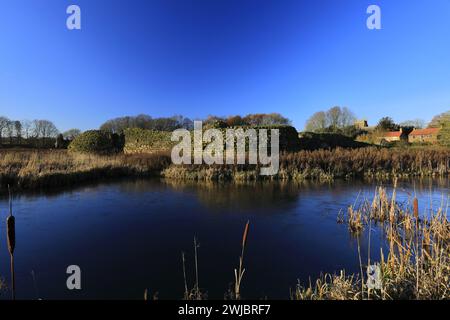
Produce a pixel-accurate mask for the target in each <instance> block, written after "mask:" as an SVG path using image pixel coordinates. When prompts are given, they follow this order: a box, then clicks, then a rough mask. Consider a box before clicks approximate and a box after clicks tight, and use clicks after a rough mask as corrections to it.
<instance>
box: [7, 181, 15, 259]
mask: <svg viewBox="0 0 450 320" xmlns="http://www.w3.org/2000/svg"><path fill="white" fill-rule="evenodd" d="M8 193H9V216H8V218H6V237H7V241H8V250H9V253H10V254H11V255H13V254H14V249H15V247H16V218H14V216H13V213H12V197H11V190H10V188H9V185H8Z"/></svg>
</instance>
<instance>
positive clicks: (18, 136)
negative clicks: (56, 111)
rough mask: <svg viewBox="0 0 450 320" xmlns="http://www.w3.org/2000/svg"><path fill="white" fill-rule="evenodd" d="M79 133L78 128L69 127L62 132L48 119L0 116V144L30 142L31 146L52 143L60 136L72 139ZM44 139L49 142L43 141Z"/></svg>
mask: <svg viewBox="0 0 450 320" xmlns="http://www.w3.org/2000/svg"><path fill="white" fill-rule="evenodd" d="M80 133H81V131H80V130H78V129H71V130H68V131H66V132H64V133H60V131H59V130H58V129H57V128H56V126H55V124H54V123H53V122H52V121H50V120H39V119H36V120H31V121H30V120H21V121H20V120H11V119H9V118H7V117H4V116H0V145H1V144H5V143H8V144H9V145H13V144H15V145H22V144H31V145H33V146H37V145H40V146H44V145H45V144H53V142H52V141H54V139H55V138H57V137H58V136H61V138H62V139H66V140H73V139H74V138H75V137H76V136H77V135H79V134H80ZM45 140H48V141H49V142H47V143H45Z"/></svg>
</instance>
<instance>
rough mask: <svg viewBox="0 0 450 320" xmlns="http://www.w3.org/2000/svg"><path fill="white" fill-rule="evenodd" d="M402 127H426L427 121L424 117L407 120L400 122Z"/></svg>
mask: <svg viewBox="0 0 450 320" xmlns="http://www.w3.org/2000/svg"><path fill="white" fill-rule="evenodd" d="M400 127H412V128H415V129H423V128H425V121H424V120H422V119H414V120H407V121H403V122H402V123H400Z"/></svg>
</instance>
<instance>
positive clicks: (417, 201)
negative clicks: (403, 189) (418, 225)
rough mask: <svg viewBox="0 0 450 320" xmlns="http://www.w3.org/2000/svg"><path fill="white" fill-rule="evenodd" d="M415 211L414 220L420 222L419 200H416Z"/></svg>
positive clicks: (414, 203) (414, 202)
mask: <svg viewBox="0 0 450 320" xmlns="http://www.w3.org/2000/svg"><path fill="white" fill-rule="evenodd" d="M413 210H414V218H416V221H418V220H419V200H418V199H417V198H414V201H413Z"/></svg>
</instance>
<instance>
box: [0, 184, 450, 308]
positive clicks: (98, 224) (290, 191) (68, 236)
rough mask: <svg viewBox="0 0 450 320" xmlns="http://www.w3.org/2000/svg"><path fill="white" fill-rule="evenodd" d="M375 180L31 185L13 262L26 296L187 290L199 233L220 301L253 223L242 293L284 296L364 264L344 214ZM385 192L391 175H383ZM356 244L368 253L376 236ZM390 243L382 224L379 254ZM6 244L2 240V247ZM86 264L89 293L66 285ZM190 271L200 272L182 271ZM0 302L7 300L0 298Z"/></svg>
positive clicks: (422, 192)
mask: <svg viewBox="0 0 450 320" xmlns="http://www.w3.org/2000/svg"><path fill="white" fill-rule="evenodd" d="M376 185H377V183H376V182H371V183H368V182H361V181H336V182H333V183H329V184H317V183H313V182H304V183H298V184H297V183H292V182H290V183H285V182H249V183H242V184H230V183H223V184H220V183H198V182H186V183H182V182H180V181H171V180H159V179H151V180H142V179H137V180H126V181H118V182H114V183H106V184H97V185H85V186H80V187H77V188H74V189H66V190H63V191H61V192H60V193H56V192H50V193H46V192H44V191H41V192H37V193H25V194H21V195H19V196H17V197H16V198H15V200H14V204H15V208H14V216H15V219H16V221H17V230H16V232H17V238H18V239H20V241H19V246H18V247H17V248H15V254H16V255H17V256H18V257H20V259H17V261H16V266H15V269H16V270H15V273H16V281H17V283H16V287H17V297H18V298H31V299H34V298H36V292H39V296H40V297H42V298H43V299H51V298H105V299H106V298H136V299H141V298H142V292H143V291H144V289H145V288H149V294H153V293H155V292H156V291H158V292H159V293H160V294H159V296H160V298H162V299H165V298H172V299H179V298H182V297H183V292H184V291H185V290H184V281H183V268H182V263H181V259H180V256H181V251H185V252H186V260H187V266H190V265H192V264H193V253H192V252H191V251H192V250H191V243H192V239H193V237H194V236H196V237H197V238H198V239H199V242H200V248H199V252H198V254H199V273H200V277H201V279H202V286H203V287H202V288H201V289H204V291H207V292H208V296H209V297H210V298H218V299H220V298H223V295H224V293H225V291H226V290H227V288H228V285H229V284H230V283H231V282H233V278H234V273H233V270H234V268H235V267H236V263H237V257H238V256H239V254H240V248H241V244H240V241H241V239H242V226H243V225H245V223H246V222H247V220H250V222H251V226H252V230H251V232H250V234H249V238H248V243H247V248H246V253H245V259H246V266H245V267H246V274H245V279H244V281H243V283H242V288H241V291H240V292H241V294H242V296H243V298H247V299H248V298H255V299H257V298H261V297H266V296H267V297H270V298H283V299H284V298H288V297H289V287H292V286H293V285H295V283H296V282H297V279H300V280H302V281H303V282H305V281H308V279H309V277H313V278H315V277H317V276H318V275H319V274H320V273H321V272H334V271H338V270H340V269H343V268H345V269H346V270H348V272H359V271H358V269H359V262H358V261H359V258H358V254H357V243H356V241H355V239H352V237H351V236H350V235H349V233H348V232H347V227H346V226H345V225H339V224H337V223H336V217H337V214H338V212H339V211H340V210H344V211H345V210H346V208H347V206H348V205H349V204H352V203H354V201H355V199H356V197H357V195H358V194H361V198H368V199H371V198H372V197H373V195H374V191H375V187H376ZM383 185H385V186H386V187H387V188H388V190H390V189H391V188H392V184H391V183H383ZM448 190H449V181H448V179H440V180H430V179H424V180H414V181H400V182H399V183H398V197H397V198H398V199H399V201H407V200H408V198H410V197H411V196H412V195H414V194H416V195H417V196H418V198H419V204H420V206H421V207H422V208H421V209H423V208H426V207H429V206H430V204H432V205H433V206H437V205H440V204H441V202H442V199H443V198H444V199H447V198H448V194H449V192H448ZM7 208H8V201H7V198H2V199H0V221H1V224H0V243H5V242H6V241H7V239H6V234H7V224H6V223H5V222H6V219H7V215H6V214H7V212H8V209H7ZM358 240H359V242H360V243H359V245H360V247H361V254H362V259H363V260H364V261H366V260H367V252H368V251H369V250H368V246H369V243H368V241H367V240H368V239H367V236H366V235H363V236H362V237H361V239H358ZM383 246H384V242H383V240H382V230H374V232H373V234H372V238H371V242H370V248H371V250H370V252H372V259H377V258H378V257H377V255H379V252H380V250H379V249H380V247H383ZM4 249H5V248H4ZM9 258H10V257H9V254H8V251H7V250H3V249H2V247H1V246H0V275H3V276H4V277H5V276H6V275H7V274H9V272H10V270H9V267H10V266H9V263H5V261H7V262H8V260H9ZM72 264H77V265H79V266H80V267H81V269H82V274H83V280H82V281H83V290H82V291H81V292H72V291H68V290H67V288H66V286H65V283H66V274H65V270H66V268H67V266H68V265H72ZM186 273H187V275H188V277H189V278H190V279H193V278H194V270H191V269H189V267H188V268H187V270H186ZM0 298H5V297H4V296H1V295H0Z"/></svg>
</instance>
